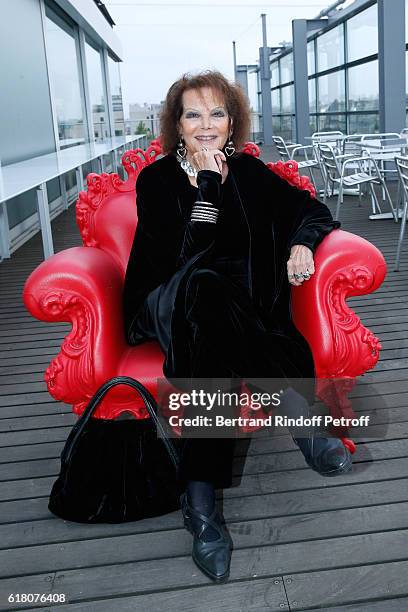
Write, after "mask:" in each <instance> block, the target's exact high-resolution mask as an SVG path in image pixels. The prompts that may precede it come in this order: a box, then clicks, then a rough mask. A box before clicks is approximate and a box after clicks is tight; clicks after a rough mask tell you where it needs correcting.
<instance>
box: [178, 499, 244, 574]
mask: <svg viewBox="0 0 408 612" xmlns="http://www.w3.org/2000/svg"><path fill="white" fill-rule="evenodd" d="M180 504H181V510H182V513H183V517H184V526H185V527H186V529H188V531H190V533H192V534H193V536H194V541H193V550H192V558H193V561H194V562H195V564H196V565H197V566H198V567H199V568H200V570H201V571H202V572H203V573H204V574H205V575H206V576H208V577H209V578H211V579H212V580H214V581H215V582H226V581H227V580H228V578H229V571H230V562H231V551H232V549H233V542H232V538H231V536H230V535H229V533H228V531H227V529H226V528H225V527H224V526H223V524H222V522H221V516H220V514H219V512H218V510H217V508H216V507H215V508H214V510H213V511H212V513H211V515H210V516H206V515H205V514H201V512H198V510H195V508H193V507H192V506H190V504H189V503H188V500H187V495H186V493H185V492H184V493H182V495H181V496H180ZM192 517H194V518H196V519H199V520H200V521H201V525H200V527H199V529H194V528H193V525H192V521H191V518H192ZM208 526H211V527H212V528H213V529H214V530H215V531H217V532H218V534H219V537H218V538H217V539H216V540H212V541H208V542H205V541H203V540H202V539H201V536H202V535H203V533H204V531H205V529H206V528H207V527H208Z"/></svg>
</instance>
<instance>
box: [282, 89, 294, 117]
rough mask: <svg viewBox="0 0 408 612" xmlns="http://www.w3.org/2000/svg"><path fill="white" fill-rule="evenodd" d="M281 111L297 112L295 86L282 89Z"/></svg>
mask: <svg viewBox="0 0 408 612" xmlns="http://www.w3.org/2000/svg"><path fill="white" fill-rule="evenodd" d="M281 109H282V113H294V112H295V97H294V86H293V85H287V86H286V87H282V88H281Z"/></svg>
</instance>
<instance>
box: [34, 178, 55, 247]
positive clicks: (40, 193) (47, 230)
mask: <svg viewBox="0 0 408 612" xmlns="http://www.w3.org/2000/svg"><path fill="white" fill-rule="evenodd" d="M36 191H37V210H38V217H39V220H40V229H41V238H42V243H43V251H44V259H47V257H50V256H51V255H54V245H53V242H52V231H51V220H50V209H49V206H48V194H47V183H41V185H39V186H38V187H37V189H36Z"/></svg>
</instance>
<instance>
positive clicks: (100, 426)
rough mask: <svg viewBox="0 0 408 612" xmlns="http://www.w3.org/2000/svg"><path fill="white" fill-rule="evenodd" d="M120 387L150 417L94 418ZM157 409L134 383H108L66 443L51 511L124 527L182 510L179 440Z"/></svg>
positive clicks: (113, 380)
mask: <svg viewBox="0 0 408 612" xmlns="http://www.w3.org/2000/svg"><path fill="white" fill-rule="evenodd" d="M119 384H120V385H123V384H126V385H129V386H130V387H132V388H133V389H135V390H136V391H138V392H139V393H140V395H141V396H142V398H143V400H144V403H145V406H146V408H147V410H148V411H149V413H150V417H149V418H147V419H134V418H131V419H122V420H120V419H119V420H114V419H102V418H95V417H92V414H93V412H94V411H95V409H96V407H97V405H98V403H99V402H100V401H101V399H102V398H103V397H104V395H105V394H106V393H107V392H108V391H109V389H111V388H112V387H114V386H115V385H119ZM156 407H157V404H156V401H155V399H154V398H153V396H152V395H151V394H150V393H149V391H148V390H147V389H146V388H145V387H144V386H143V385H142V384H141V383H140V382H139V381H137V380H135V379H134V378H131V377H129V376H116V377H114V378H111V379H110V380H108V381H107V382H106V383H104V384H103V385H102V386H101V387H100V388H99V389H98V390H97V392H96V393H95V395H94V396H93V397H92V399H91V401H90V402H89V404H88V406H87V407H86V408H85V410H84V412H83V414H82V415H81V417H80V418H79V419H78V421H77V422H76V423H75V425H74V427H73V428H72V430H71V432H70V434H69V436H68V438H67V441H66V443H65V446H64V449H63V451H62V453H61V470H60V474H59V476H58V478H57V480H56V481H55V482H54V484H53V487H52V490H51V494H50V498H49V504H48V509H49V510H50V511H51V512H52V513H53V514H55V515H56V516H59V517H60V518H63V519H65V520H68V521H76V522H80V523H123V522H126V521H137V520H139V519H143V518H146V517H152V516H159V515H162V514H167V513H168V512H173V511H174V510H177V509H179V508H180V499H179V498H180V494H181V492H182V491H181V485H180V483H179V480H178V474H179V471H178V470H179V449H178V448H177V447H178V446H179V443H180V440H177V439H174V440H172V439H170V438H169V437H168V436H167V433H166V430H165V427H164V426H163V423H162V422H161V421H160V419H159V417H158V414H157V412H156ZM158 434H159V435H158Z"/></svg>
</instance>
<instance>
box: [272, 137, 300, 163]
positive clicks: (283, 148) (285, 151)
mask: <svg viewBox="0 0 408 612" xmlns="http://www.w3.org/2000/svg"><path fill="white" fill-rule="evenodd" d="M272 140H273V142H274V143H275V146H276V149H277V151H278V153H279V157H280V158H281V160H282V161H284V162H286V161H288V160H289V159H292V152H291V149H294V148H296V147H300V146H302V145H300V144H299V143H289V142H285V140H283V138H282V137H281V136H272Z"/></svg>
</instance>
